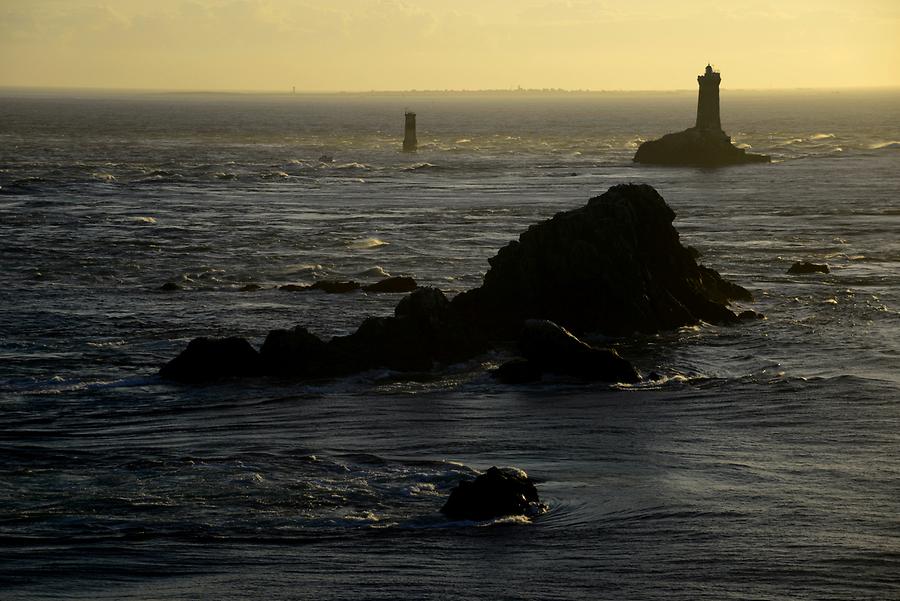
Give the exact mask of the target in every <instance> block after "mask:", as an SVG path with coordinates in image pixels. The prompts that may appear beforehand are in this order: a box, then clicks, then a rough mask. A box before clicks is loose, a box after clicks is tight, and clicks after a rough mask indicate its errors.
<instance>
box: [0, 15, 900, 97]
mask: <svg viewBox="0 0 900 601" xmlns="http://www.w3.org/2000/svg"><path fill="white" fill-rule="evenodd" d="M707 61H712V62H713V64H715V65H718V66H719V68H720V69H721V70H722V72H723V82H722V85H723V87H730V88H732V89H737V88H762V89H766V88H798V87H818V88H828V87H870V86H898V85H900V0H856V1H854V2H849V1H846V0H754V2H722V1H721V0H694V1H691V0H684V1H681V2H674V1H670V0H634V1H632V2H612V1H603V0H591V1H589V0H585V1H581V0H568V1H562V0H560V1H551V0H477V1H476V0H452V1H449V0H447V1H445V0H416V1H414V0H407V1H402V0H343V1H338V2H328V1H322V0H320V1H316V2H312V1H309V2H307V1H301V0H154V1H153V2H150V1H145V0H116V1H112V0H108V1H104V0H0V86H23V87H99V88H126V89H128V88H130V89H167V90H247V91H270V90H271V91H274V90H289V89H290V88H291V87H292V86H296V88H297V90H298V91H364V90H410V89H419V90H422V89H432V90H439V89H508V88H513V87H517V86H521V87H524V88H565V89H592V90H668V89H686V88H687V89H692V88H694V87H695V86H696V80H695V77H696V75H697V73H699V72H700V70H701V69H702V67H703V66H704V65H705V64H706V62H707Z"/></svg>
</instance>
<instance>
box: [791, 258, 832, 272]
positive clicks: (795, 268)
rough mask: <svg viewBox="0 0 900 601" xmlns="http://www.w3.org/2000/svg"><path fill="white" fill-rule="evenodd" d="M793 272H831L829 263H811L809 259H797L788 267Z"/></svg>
mask: <svg viewBox="0 0 900 601" xmlns="http://www.w3.org/2000/svg"><path fill="white" fill-rule="evenodd" d="M787 272H788V273H791V274H807V273H829V272H830V270H829V269H828V265H826V264H824V263H810V262H809V261H797V262H796V263H794V264H793V265H791V268H790V269H788V271H787Z"/></svg>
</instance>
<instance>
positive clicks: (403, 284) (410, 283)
mask: <svg viewBox="0 0 900 601" xmlns="http://www.w3.org/2000/svg"><path fill="white" fill-rule="evenodd" d="M416 288H418V284H417V283H416V280H414V279H413V278H411V277H409V276H403V275H401V276H394V277H389V278H385V279H383V280H381V281H378V282H375V283H374V284H369V285H367V286H363V290H365V291H366V292H394V293H396V292H412V291H413V290H415V289H416Z"/></svg>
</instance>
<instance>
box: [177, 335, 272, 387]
mask: <svg viewBox="0 0 900 601" xmlns="http://www.w3.org/2000/svg"><path fill="white" fill-rule="evenodd" d="M262 373H263V370H262V364H261V362H260V358H259V353H257V352H256V349H254V348H253V347H252V346H251V345H250V343H249V342H247V340H245V339H244V338H236V337H231V338H194V339H193V340H191V341H190V343H188V346H187V348H186V349H185V350H184V351H182V352H181V354H180V355H178V356H177V357H175V358H174V359H172V360H171V361H169V362H168V363H166V364H165V365H164V366H163V368H162V369H161V370H160V371H159V375H160V376H162V377H163V378H166V379H169V380H177V381H179V382H187V383H200V382H209V381H212V380H220V379H223V378H240V377H248V376H259V375H262Z"/></svg>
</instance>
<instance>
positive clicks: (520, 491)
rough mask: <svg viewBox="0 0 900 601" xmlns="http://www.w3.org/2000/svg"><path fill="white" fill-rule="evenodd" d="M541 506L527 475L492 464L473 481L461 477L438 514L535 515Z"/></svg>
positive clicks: (464, 517)
mask: <svg viewBox="0 0 900 601" xmlns="http://www.w3.org/2000/svg"><path fill="white" fill-rule="evenodd" d="M543 509H544V506H543V505H542V504H541V501H540V498H538V493H537V488H535V486H534V482H532V481H531V478H529V477H528V474H526V473H525V472H523V471H522V470H519V469H515V468H498V467H492V468H490V469H489V470H487V471H486V472H485V473H483V474H481V475H480V476H478V477H477V478H475V479H474V480H463V481H462V482H460V483H459V485H458V486H456V488H454V489H453V490H452V491H451V492H450V497H449V498H448V499H447V502H446V503H445V504H444V506H443V507H441V513H443V514H444V515H446V516H447V517H448V518H450V519H452V520H473V521H479V522H480V521H485V520H492V519H495V518H500V517H505V516H519V515H525V516H528V515H535V514H537V513H540V512H541V511H542V510H543Z"/></svg>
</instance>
